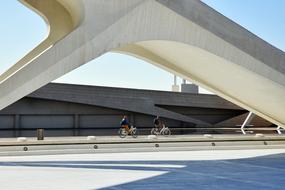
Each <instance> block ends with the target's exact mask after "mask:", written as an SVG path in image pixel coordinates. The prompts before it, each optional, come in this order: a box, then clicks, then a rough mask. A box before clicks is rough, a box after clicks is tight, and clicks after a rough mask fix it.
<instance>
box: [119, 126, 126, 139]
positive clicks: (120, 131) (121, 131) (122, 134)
mask: <svg viewBox="0 0 285 190" xmlns="http://www.w3.org/2000/svg"><path fill="white" fill-rule="evenodd" d="M118 133H119V136H120V137H121V138H125V137H126V136H127V131H126V130H125V129H124V128H121V129H120V130H119V131H118Z"/></svg>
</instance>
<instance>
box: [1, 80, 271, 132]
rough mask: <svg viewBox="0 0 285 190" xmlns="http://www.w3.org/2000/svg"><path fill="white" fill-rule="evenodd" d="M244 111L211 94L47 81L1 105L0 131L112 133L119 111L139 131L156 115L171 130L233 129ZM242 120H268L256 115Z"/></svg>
mask: <svg viewBox="0 0 285 190" xmlns="http://www.w3.org/2000/svg"><path fill="white" fill-rule="evenodd" d="M247 114H248V111H246V110H244V109H242V108H240V107H238V106H235V105H234V104H232V103H230V102H228V101H226V100H224V99H222V98H219V97H218V96H215V95H207V94H189V93H180V92H163V91H152V90H136V89H124V88H110V87H96V86H82V85H70V84H55V83H51V84H48V85H46V86H45V87H43V88H41V89H39V90H37V91H35V92H34V93H32V94H30V95H28V96H27V97H25V98H22V99H21V100H19V101H17V102H16V103H14V104H12V105H10V106H8V107H7V108H5V109H3V110H2V111H0V137H19V136H25V137H27V136H28V137H30V136H32V137H35V136H36V131H37V129H38V128H43V129H45V136H88V135H96V136H98V135H117V131H118V128H119V123H120V121H121V119H122V117H123V115H128V117H129V120H130V122H131V123H132V124H133V125H134V126H136V127H137V128H138V129H139V133H140V134H141V135H142V134H147V135H148V134H150V130H151V128H152V127H153V119H154V117H155V116H157V115H159V116H160V117H161V119H162V121H163V122H164V123H165V124H166V126H168V127H170V129H171V130H172V133H173V134H197V133H207V132H208V133H209V132H211V133H233V132H234V131H235V130H239V128H240V126H238V125H242V123H243V121H244V120H245V118H246V116H247ZM247 125H253V126H254V127H269V126H270V125H272V123H270V122H268V121H266V120H264V119H262V118H260V117H255V118H254V119H253V120H252V121H251V122H250V123H248V124H247ZM205 128H211V129H205ZM215 128H236V129H234V130H230V131H229V130H228V129H227V130H216V129H215ZM271 133H272V131H271ZM238 134H241V132H240V133H238Z"/></svg>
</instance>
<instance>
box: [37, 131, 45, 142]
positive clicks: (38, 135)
mask: <svg viewBox="0 0 285 190" xmlns="http://www.w3.org/2000/svg"><path fill="white" fill-rule="evenodd" d="M37 137H38V140H44V129H37Z"/></svg>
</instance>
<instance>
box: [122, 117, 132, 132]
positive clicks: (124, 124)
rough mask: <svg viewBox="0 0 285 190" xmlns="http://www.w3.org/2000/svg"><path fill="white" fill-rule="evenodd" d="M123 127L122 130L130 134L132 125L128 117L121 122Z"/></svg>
mask: <svg viewBox="0 0 285 190" xmlns="http://www.w3.org/2000/svg"><path fill="white" fill-rule="evenodd" d="M120 124H121V127H122V128H125V130H126V131H127V132H128V133H129V132H130V128H129V126H130V123H129V121H128V117H127V116H126V115H124V117H123V119H122V121H121V123H120Z"/></svg>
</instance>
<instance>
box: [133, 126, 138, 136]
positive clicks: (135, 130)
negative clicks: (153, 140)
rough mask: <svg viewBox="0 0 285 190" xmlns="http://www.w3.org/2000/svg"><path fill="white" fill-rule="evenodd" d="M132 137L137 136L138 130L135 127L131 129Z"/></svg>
mask: <svg viewBox="0 0 285 190" xmlns="http://www.w3.org/2000/svg"><path fill="white" fill-rule="evenodd" d="M132 137H133V138H137V137H138V130H137V129H136V128H134V129H133V130H132Z"/></svg>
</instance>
